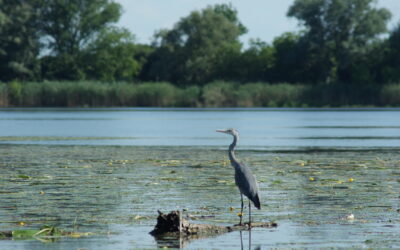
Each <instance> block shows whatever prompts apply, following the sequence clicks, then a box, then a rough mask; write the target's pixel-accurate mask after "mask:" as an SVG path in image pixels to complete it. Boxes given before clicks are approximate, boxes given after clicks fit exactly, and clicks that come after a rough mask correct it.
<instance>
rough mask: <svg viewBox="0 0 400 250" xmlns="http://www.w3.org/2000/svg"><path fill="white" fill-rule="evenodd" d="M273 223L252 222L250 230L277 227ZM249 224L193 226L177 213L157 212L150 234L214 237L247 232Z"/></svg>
mask: <svg viewBox="0 0 400 250" xmlns="http://www.w3.org/2000/svg"><path fill="white" fill-rule="evenodd" d="M277 226H278V224H277V223H275V222H253V223H251V228H255V227H263V228H273V227H277ZM249 229H250V227H249V223H245V224H242V225H233V226H219V225H211V224H193V223H190V222H189V221H188V220H186V219H184V218H182V215H181V213H180V212H179V211H172V212H170V213H169V214H164V213H162V212H161V211H158V217H157V224H156V226H155V227H154V229H153V231H151V232H150V234H151V235H153V236H160V235H163V234H168V235H177V236H191V235H198V236H202V235H204V236H214V235H218V234H223V233H228V232H232V231H240V230H249Z"/></svg>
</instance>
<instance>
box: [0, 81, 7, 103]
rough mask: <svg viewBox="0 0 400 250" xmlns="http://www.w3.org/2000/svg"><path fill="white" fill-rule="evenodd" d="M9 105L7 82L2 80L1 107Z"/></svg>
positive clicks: (0, 86) (0, 88)
mask: <svg viewBox="0 0 400 250" xmlns="http://www.w3.org/2000/svg"><path fill="white" fill-rule="evenodd" d="M7 106H8V89H7V85H6V84H5V83H2V82H0V107H7Z"/></svg>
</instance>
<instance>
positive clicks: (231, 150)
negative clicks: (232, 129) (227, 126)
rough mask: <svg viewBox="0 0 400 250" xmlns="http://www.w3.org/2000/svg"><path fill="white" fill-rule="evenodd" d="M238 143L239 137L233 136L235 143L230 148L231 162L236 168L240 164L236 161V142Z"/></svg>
mask: <svg viewBox="0 0 400 250" xmlns="http://www.w3.org/2000/svg"><path fill="white" fill-rule="evenodd" d="M237 141H238V137H237V136H236V135H234V136H233V142H232V144H231V145H230V146H229V160H231V163H232V165H234V166H235V164H236V163H238V160H237V159H236V156H235V151H234V150H235V147H236V142H237Z"/></svg>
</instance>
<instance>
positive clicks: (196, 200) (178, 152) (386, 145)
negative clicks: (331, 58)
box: [0, 109, 400, 249]
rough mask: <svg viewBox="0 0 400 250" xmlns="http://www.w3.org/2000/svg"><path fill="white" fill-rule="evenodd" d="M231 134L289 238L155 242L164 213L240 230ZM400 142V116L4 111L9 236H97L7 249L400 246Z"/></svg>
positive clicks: (1, 145) (5, 244)
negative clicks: (55, 232) (25, 231)
mask: <svg viewBox="0 0 400 250" xmlns="http://www.w3.org/2000/svg"><path fill="white" fill-rule="evenodd" d="M229 127H234V128H237V129H238V130H239V132H240V135H241V139H240V141H239V145H238V152H237V156H238V157H239V158H240V159H241V160H243V161H245V162H246V163H248V165H250V166H251V168H252V170H253V172H254V173H255V174H256V176H257V179H258V181H259V184H260V193H261V204H262V209H261V210H252V214H253V216H254V217H253V218H254V220H255V221H276V222H277V223H278V227H277V228H273V229H260V228H256V229H253V230H252V231H251V234H250V233H249V232H247V231H243V232H241V233H240V232H233V233H228V234H225V235H220V236H217V237H211V238H204V239H198V240H192V241H190V242H180V241H174V240H172V241H157V240H155V239H154V238H153V237H152V236H150V235H149V234H148V232H149V231H151V230H152V228H153V226H154V224H155V221H156V214H157V212H156V211H157V210H158V209H160V210H162V211H165V212H168V211H170V210H174V209H185V211H186V212H185V215H186V216H190V217H191V218H192V219H194V220H196V221H198V222H206V223H213V224H221V225H232V224H235V223H237V222H238V217H237V215H236V214H237V212H238V211H239V209H240V195H239V193H238V190H237V188H236V187H235V185H234V182H233V169H232V168H231V166H230V165H229V163H228V162H227V153H226V149H227V146H228V145H229V144H230V142H231V138H230V136H228V135H224V134H220V133H216V132H215V130H216V129H221V128H229ZM399 132H400V110H399V109H361V110H359V109H349V110H331V109H326V110H324V109H322V110H321V109H317V110H312V109H305V110H302V109H296V110H293V109H211V110H192V109H189V110H186V109H178V110H174V109H0V169H2V172H1V173H0V200H1V201H2V202H1V204H0V221H1V223H0V231H5V230H15V229H21V228H34V229H37V228H40V227H41V226H43V225H54V226H57V227H59V228H62V229H65V230H67V231H75V230H77V231H79V232H92V233H93V234H94V235H93V236H90V237H79V238H71V237H64V238H61V239H57V240H56V241H55V242H51V243H48V242H42V241H40V240H21V241H13V240H1V241H0V248H5V249H7V248H13V249H63V248H66V249H77V248H87V249H110V248H117V249H135V248H146V249H152V248H157V247H159V248H163V247H169V246H175V247H176V246H179V245H180V246H185V247H186V248H187V249H199V248H204V249H209V248H214V249H222V248H223V249H238V248H239V249H240V247H241V244H242V243H243V246H244V248H246V249H248V248H250V249H268V248H292V247H294V248H320V247H345V248H348V247H353V248H362V247H369V248H387V247H389V248H399V247H400V240H399V235H400V214H399V213H400V205H399V204H400V202H399V201H400V197H399V192H398V190H400V169H399V167H400V156H399V153H398V148H399V146H400V140H399V139H400V133H399ZM245 209H246V210H245V217H244V218H247V217H246V216H247V207H246V208H245ZM253 211H254V213H253ZM349 214H354V217H355V219H348V218H347V216H348V215H349ZM201 216H205V219H204V218H203V219H202V218H201ZM21 222H23V223H21ZM250 239H251V242H250V241H249V240H250ZM250 244H251V246H249V245H250Z"/></svg>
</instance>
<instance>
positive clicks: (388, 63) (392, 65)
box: [379, 24, 400, 83]
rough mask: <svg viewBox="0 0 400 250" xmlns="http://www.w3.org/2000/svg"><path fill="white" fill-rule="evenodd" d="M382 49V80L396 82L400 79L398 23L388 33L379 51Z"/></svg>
mask: <svg viewBox="0 0 400 250" xmlns="http://www.w3.org/2000/svg"><path fill="white" fill-rule="evenodd" d="M382 51H383V60H382V65H381V78H382V82H384V83H398V82H399V81H400V24H398V25H397V27H396V28H395V29H394V30H393V31H392V32H391V33H390V36H389V38H388V39H387V40H386V41H385V43H383V45H382V46H381V47H379V52H382Z"/></svg>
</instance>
